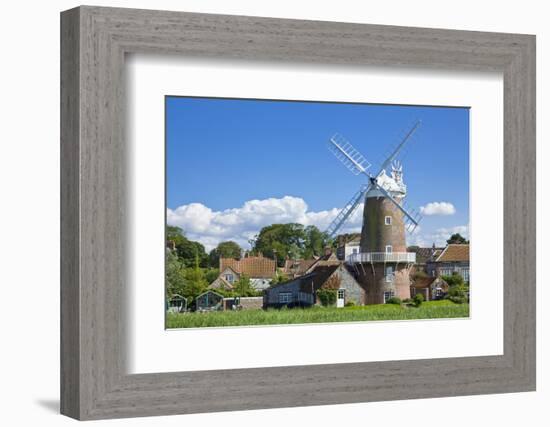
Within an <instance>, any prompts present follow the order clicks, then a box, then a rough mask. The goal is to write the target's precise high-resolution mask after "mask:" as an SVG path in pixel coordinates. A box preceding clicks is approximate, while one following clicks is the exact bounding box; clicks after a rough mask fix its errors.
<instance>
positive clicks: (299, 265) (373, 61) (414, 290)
mask: <svg viewBox="0 0 550 427" xmlns="http://www.w3.org/2000/svg"><path fill="white" fill-rule="evenodd" d="M61 58H62V61H61V88H62V94H61V122H62V123H61V164H62V176H61V184H62V195H61V196H62V197H61V199H62V206H61V214H62V217H61V230H62V236H61V247H62V264H61V273H62V274H61V278H62V281H61V411H62V413H63V414H65V415H68V416H70V417H73V418H77V419H82V420H84V419H102V418H117V417H133V416H151V415H167V414H185V413H197V412H218V411H230V410H244V409H260V408H277V407H293V406H306V405H320V404H321V405H328V404H338V403H351V402H366V401H380V400H397V399H413V398H426V397H441V396H459V395H468V394H484V393H505V392H517V391H532V390H535V386H536V385H535V298H536V296H535V270H534V269H533V268H532V266H533V265H534V262H535V255H536V254H535V247H536V245H535V37H534V36H531V35H520V34H503V33H484V32H467V31H455V30H440V29H438V30H436V29H425V28H406V27H391V26H375V25H365V24H349V23H336V22H316V21H299V20H284V19H272V18H257V17H243V16H224V15H210V14H196V13H182V12H166V11H146V10H133V9H114V8H103V7H88V6H83V7H79V8H76V9H71V10H68V11H65V12H63V13H62V14H61ZM228 396H230V398H228Z"/></svg>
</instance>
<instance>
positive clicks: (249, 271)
mask: <svg viewBox="0 0 550 427" xmlns="http://www.w3.org/2000/svg"><path fill="white" fill-rule="evenodd" d="M227 267H230V268H232V269H233V270H234V271H235V272H237V273H239V274H244V275H246V276H248V277H249V278H251V279H260V278H261V279H270V278H272V277H273V276H274V275H275V268H276V265H275V260H272V259H269V258H264V257H262V256H259V257H246V258H242V259H233V258H220V271H223V270H224V269H225V268H227Z"/></svg>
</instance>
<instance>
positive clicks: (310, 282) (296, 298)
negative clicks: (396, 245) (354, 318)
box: [264, 260, 365, 308]
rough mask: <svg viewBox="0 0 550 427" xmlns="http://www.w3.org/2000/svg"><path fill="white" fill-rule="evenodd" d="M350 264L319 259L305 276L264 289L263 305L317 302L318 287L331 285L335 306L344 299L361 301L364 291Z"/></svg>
mask: <svg viewBox="0 0 550 427" xmlns="http://www.w3.org/2000/svg"><path fill="white" fill-rule="evenodd" d="M350 269H351V267H350V266H347V265H346V264H344V263H342V262H339V261H336V262H334V260H331V261H327V260H325V261H324V263H323V261H320V262H319V263H318V264H317V265H316V266H314V267H313V268H312V269H311V270H310V271H309V272H308V273H307V274H305V275H304V276H301V277H298V278H295V279H292V280H289V281H288V282H285V283H279V284H276V285H273V286H271V287H270V288H268V289H266V290H265V293H264V308H268V307H283V306H287V307H310V306H312V305H315V304H320V301H319V299H318V297H317V291H318V290H320V289H333V290H335V291H336V293H337V302H336V306H337V307H343V306H344V305H345V304H346V303H347V302H350V301H353V302H354V303H355V304H364V300H365V291H364V289H363V288H362V287H361V285H360V284H359V283H358V282H357V280H356V279H355V277H354V274H353V272H352V271H351V270H350Z"/></svg>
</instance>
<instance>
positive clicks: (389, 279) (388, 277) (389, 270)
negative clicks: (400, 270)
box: [386, 265, 394, 283]
mask: <svg viewBox="0 0 550 427" xmlns="http://www.w3.org/2000/svg"><path fill="white" fill-rule="evenodd" d="M393 279H394V274H393V266H392V265H388V266H387V267H386V282H389V283H391V282H393Z"/></svg>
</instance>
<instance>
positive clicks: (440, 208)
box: [420, 202, 456, 215]
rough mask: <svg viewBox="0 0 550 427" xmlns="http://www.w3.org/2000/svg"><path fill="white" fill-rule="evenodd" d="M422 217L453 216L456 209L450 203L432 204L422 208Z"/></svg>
mask: <svg viewBox="0 0 550 427" xmlns="http://www.w3.org/2000/svg"><path fill="white" fill-rule="evenodd" d="M420 212H421V213H422V215H453V214H454V213H455V212H456V209H455V207H454V206H453V204H452V203H449V202H431V203H428V204H427V205H426V206H421V207H420Z"/></svg>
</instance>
